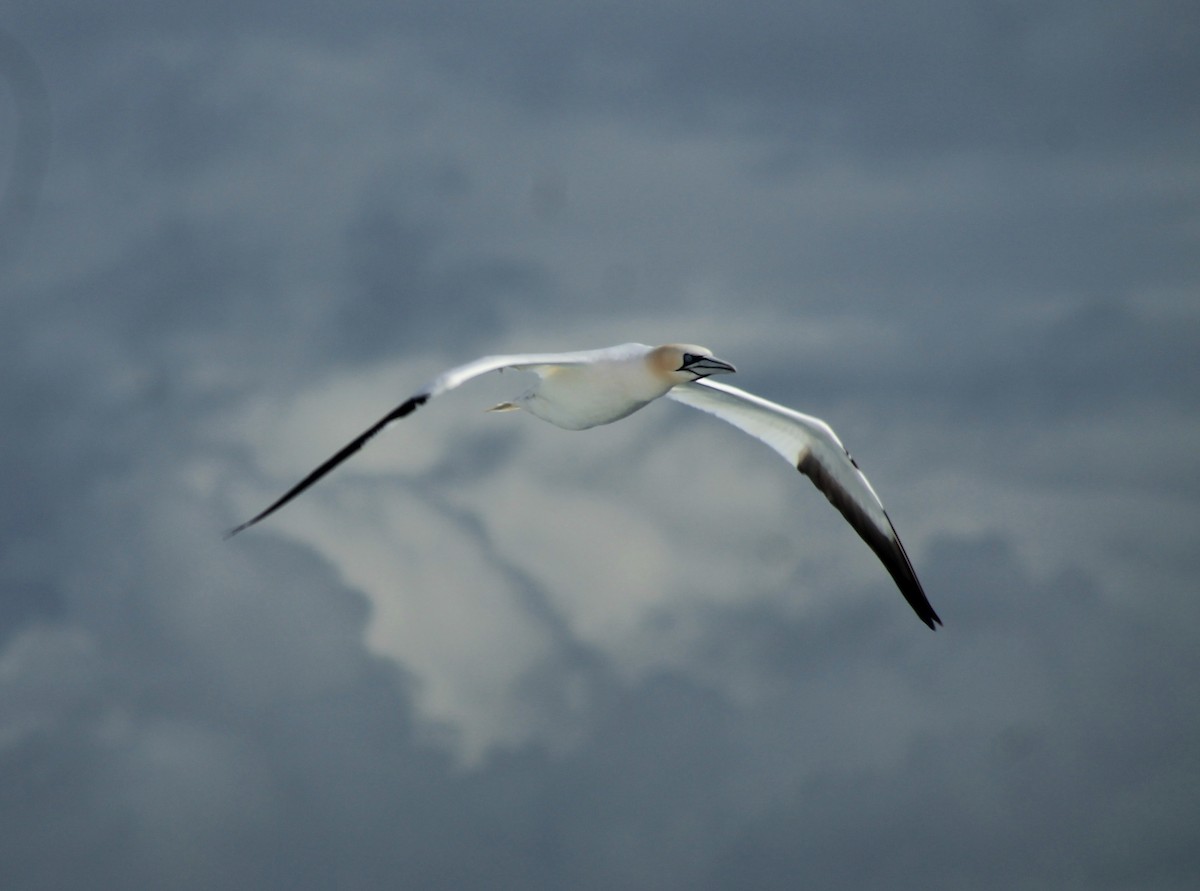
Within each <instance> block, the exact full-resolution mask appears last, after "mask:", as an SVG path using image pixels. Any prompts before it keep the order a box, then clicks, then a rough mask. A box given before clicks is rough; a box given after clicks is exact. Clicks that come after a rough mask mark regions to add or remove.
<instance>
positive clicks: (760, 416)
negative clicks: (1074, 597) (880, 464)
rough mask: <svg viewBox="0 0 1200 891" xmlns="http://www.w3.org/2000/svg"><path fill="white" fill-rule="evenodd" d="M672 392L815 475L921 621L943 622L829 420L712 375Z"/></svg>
mask: <svg viewBox="0 0 1200 891" xmlns="http://www.w3.org/2000/svg"><path fill="white" fill-rule="evenodd" d="M667 396H668V397H669V398H671V399H674V400H675V401H676V402H682V403H683V404H684V405H690V406H692V407H693V408H698V409H700V410H701V411H704V412H708V413H709V414H711V415H716V416H717V417H718V418H720V419H721V420H722V421H726V422H728V423H730V424H732V425H733V426H735V427H737V428H738V429H739V430H743V431H745V432H746V433H749V434H750V435H751V436H753V437H755V438H756V439H760V440H762V441H763V442H765V443H766V444H767V445H769V446H770V447H771V448H773V449H774V450H775V451H777V452H778V453H779V454H780V455H782V456H783V457H784V459H785V460H786V461H787V462H788V463H789V464H791V465H792V466H793V467H795V468H796V469H797V470H799V471H800V472H801V473H803V474H804V475H805V476H807V477H808V478H809V479H811V480H812V481H813V483H814V484H815V485H816V487H817V488H818V489H820V490H821V492H822V493H824V495H825V497H826V498H828V499H829V502H830V503H831V504H832V505H833V506H834V507H836V508H837V509H838V510H839V511H840V512H841V514H842V516H843V517H845V518H846V520H847V521H848V522H849V523H850V525H851V526H853V527H854V530H855V531H856V532H857V533H858V534H859V536H861V537H862V539H863V541H865V542H866V543H867V544H868V545H869V546H870V548H871V550H872V551H874V552H875V555H876V556H877V557H879V559H880V560H881V561H883V565H884V566H885V567H886V568H887V571H888V572H889V573H890V574H891V576H892V578H893V579H894V580H895V582H896V584H897V586H899V588H900V593H901V594H903V595H904V599H905V600H907V601H908V603H909V605H910V606H911V607H912V608H913V610H915V611H916V613H917V616H918V617H919V618H920V619H921V621H922V622H924V623H925V624H926V625H928V626H929V627H930V628H935V627H936V625H940V624H941V622H942V620H941V619H940V618H938V615H937V613H936V612H934V610H933V607H932V606H931V605H930V604H929V600H928V599H927V598H926V597H925V591H924V590H923V589H922V587H921V583H920V581H918V580H917V574H916V573H915V572H914V571H913V567H912V562H911V561H910V560H909V559H908V553H907V552H906V551H905V550H904V545H903V544H901V543H900V537H899V536H898V535H897V534H896V528H895V527H894V526H893V525H892V521H891V519H890V518H889V517H888V515H887V511H885V510H884V509H883V503H882V502H881V501H880V500H879V496H878V495H876V494H875V490H874V489H873V488H871V484H870V483H869V482H868V481H867V478H866V476H864V475H863V472H862V471H861V470H859V469H858V465H857V464H856V463H855V461H854V459H853V458H851V457H850V453H849V452H847V451H846V447H845V446H843V445H842V442H841V440H840V439H838V438H837V434H835V433H834V432H833V430H832V429H831V428H830V426H829V425H828V424H826V423H825V422H824V421H822V420H820V419H819V418H814V417H812V416H811V415H805V414H801V413H800V412H798V411H793V410H792V409H790V408H787V407H785V406H782V405H778V404H776V403H774V402H771V401H769V400H767V399H763V398H762V397H760V396H755V395H753V394H752V393H747V392H746V391H745V390H739V389H738V388H737V387H731V386H729V385H728V384H721V383H717V382H715V381H711V380H699V381H695V382H694V383H689V384H680V385H678V386H676V387H673V388H672V389H671V390H669V391H668V392H667ZM935 623H936V624H935Z"/></svg>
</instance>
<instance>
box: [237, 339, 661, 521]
mask: <svg viewBox="0 0 1200 891" xmlns="http://www.w3.org/2000/svg"><path fill="white" fill-rule="evenodd" d="M648 350H649V347H647V346H644V345H642V344H637V343H626V344H621V345H620V346H615V347H607V348H605V349H600V350H580V351H578V352H571V353H518V354H514V355H511V356H484V357H483V358H481V359H476V360H475V361H473V362H468V363H466V364H465V365H459V366H457V367H455V368H451V369H450V370H449V371H444V372H442V373H441V374H439V375H438V376H437V377H435V378H434V379H433V380H432V381H430V382H429V383H428V384H426V385H425V386H424V387H422V388H421V389H420V390H418V391H417V392H416V393H414V394H413V395H412V396H409V397H408V398H407V399H406V400H404V401H403V402H401V403H400V404H399V405H398V406H396V407H395V408H394V409H392V410H391V411H390V412H388V413H387V414H386V415H384V416H383V417H382V418H380V419H379V420H378V421H376V422H375V423H374V424H372V425H371V426H370V427H368V428H367V429H366V430H364V431H363V432H362V433H360V434H359V435H358V436H356V437H355V438H354V439H352V440H351V441H350V442H348V443H346V445H344V446H343V447H342V448H341V449H340V450H339V451H338V452H337V454H335V455H333V456H332V457H331V458H329V460H327V461H326V462H325V463H324V464H322V465H321V466H320V467H318V468H317V469H316V470H314V471H313V472H312V473H310V474H309V475H308V476H306V477H305V478H304V479H302V480H300V482H298V483H296V485H294V486H293V487H292V488H291V489H289V490H288V491H287V492H285V493H284V494H283V495H282V496H281V497H280V498H279V499H278V500H277V501H276V502H275V503H274V504H272V505H270V506H269V507H268V508H266V509H265V510H264V511H262V512H261V513H260V514H258V515H257V516H255V517H252V518H251V519H249V520H247V521H246V522H245V523H242V524H241V525H240V526H235V527H234V528H233V529H230V530H229V532H227V533H226V534H225V537H226V538H230V537H232V536H234V535H237V534H238V533H239V532H241V531H242V530H243V529H248V528H249V527H251V526H253V525H254V524H255V523H257V522H258V521H259V520H263V519H266V518H267V517H268V516H270V515H271V514H273V513H274V512H275V511H277V510H279V508H281V507H283V506H284V505H285V504H287V503H288V502H289V501H291V500H292V499H293V498H295V497H296V496H297V495H299V494H300V493H301V492H303V491H304V490H305V489H307V488H308V487H309V486H311V485H313V483H315V482H317V481H318V480H319V479H321V477H323V476H325V474H327V473H329V472H330V471H331V470H333V469H334V468H335V467H337V466H338V465H339V464H341V463H342V462H343V461H345V460H346V459H347V458H349V457H350V456H351V455H353V454H354V453H355V452H357V451H358V450H359V449H361V448H362V447H363V446H364V445H366V444H367V441H368V440H369V439H371V438H372V437H374V436H375V435H376V434H377V433H379V432H380V431H381V430H383V428H384V427H387V426H389V425H390V424H392V423H394V422H395V421H398V420H400V419H401V418H403V417H405V416H407V415H410V414H412V413H413V412H414V411H416V410H417V409H418V408H420V407H421V406H422V405H424V404H425V403H426V402H428V401H429V400H430V399H432V398H433V397H434V396H440V395H441V394H442V393H445V392H447V391H449V390H453V389H455V388H456V387H460V386H462V385H463V384H465V383H466V382H467V381H469V380H472V379H473V378H477V377H479V376H480V375H484V374H487V373H488V372H489V371H499V370H500V369H501V368H521V369H527V370H530V371H534V372H537V373H538V374H542V373H544V372H545V370H546V368H547V367H551V366H555V365H590V364H592V363H594V362H601V361H604V360H612V359H625V358H629V357H631V356H634V355H638V354H640V353H643V352H646V351H648Z"/></svg>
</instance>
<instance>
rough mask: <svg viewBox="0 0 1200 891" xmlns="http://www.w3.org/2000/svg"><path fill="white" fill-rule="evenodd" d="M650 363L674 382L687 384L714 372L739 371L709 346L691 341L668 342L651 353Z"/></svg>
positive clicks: (729, 372)
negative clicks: (714, 352)
mask: <svg viewBox="0 0 1200 891" xmlns="http://www.w3.org/2000/svg"><path fill="white" fill-rule="evenodd" d="M650 365H651V367H652V368H654V370H655V371H657V372H658V373H659V374H661V375H663V376H664V377H667V378H670V380H671V381H672V382H673V383H676V384H686V383H688V382H690V381H694V380H699V379H700V378H702V377H708V376H709V375H713V374H732V373H733V372H735V371H737V369H736V368H734V367H733V366H732V365H730V364H729V363H728V362H725V361H724V360H722V359H718V358H717V357H716V356H714V355H713V354H712V350H710V349H708V348H707V347H702V346H696V345H695V344H691V343H668V344H666V345H665V346H660V347H656V348H655V349H654V350H653V351H652V352H651V353H650Z"/></svg>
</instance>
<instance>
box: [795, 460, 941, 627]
mask: <svg viewBox="0 0 1200 891" xmlns="http://www.w3.org/2000/svg"><path fill="white" fill-rule="evenodd" d="M796 469H797V470H799V471H800V472H801V473H802V474H804V475H805V476H807V477H808V478H809V479H810V480H812V481H813V484H814V485H816V487H817V488H818V489H820V490H821V492H822V493H824V495H825V497H826V498H828V499H829V503H830V504H832V505H833V506H834V507H836V508H837V509H838V511H839V512H840V513H841V515H842V516H843V517H845V518H846V521H847V522H848V523H849V524H850V525H851V526H853V527H854V531H855V532H857V533H858V535H859V537H860V538H861V539H862V540H863V541H865V542H866V543H867V545H868V546H869V547H870V548H871V550H872V551H874V552H875V556H877V557H878V558H879V559H880V561H881V562H882V563H883V565H884V567H885V568H886V569H887V571H888V573H890V574H891V576H892V579H893V580H894V581H895V582H896V586H897V587H898V588H899V589H900V593H901V594H903V595H904V599H905V600H907V601H908V605H909V606H911V607H912V608H913V611H914V612H915V613H916V614H917V617H918V618H919V619H920V620H921V621H922V622H924V623H925V624H926V625H928V626H929V627H930V628H931V629H933V630H934V631H937V626H938V625H940V624H942V620H941V619H940V618H939V617H938V614H937V613H936V612H934V609H933V606H932V604H930V602H929V599H928V598H927V597H926V596H925V589H924V588H922V587H921V582H920V581H919V580H918V579H917V573H916V571H915V570H914V569H913V565H912V561H910V560H909V559H908V552H907V551H905V550H904V545H903V544H902V543H901V542H900V536H898V535H897V534H896V528H895V527H894V526H892V519H891V517H888V526H889V527H890V528H891V533H892V534H891V535H890V536H889V535H886V534H885V533H884V532H882V531H881V530H880V529H879V527H878V526H876V525H875V524H874V523H873V522H872V521H871V518H870V517H868V516H867V515H866V514H865V513H864V512H863V510H862V508H861V507H859V506H858V505H857V504H856V503H855V502H854V499H852V498H850V497H849V496H848V495H847V493H846V492H845V490H844V489H842V487H841V486H840V485H838V482H837V480H836V479H834V478H833V476H832V474H830V473H829V472H828V471H827V470H826V469H825V467H824V465H822V464H821V462H820V461H819V460H817V458H816V457H815V456H814V455H813V454H812V452H809V453H808V454H806V455H805V456H804V457H803V458H801V459H800V463H799V464H797V465H796ZM884 516H885V517H887V511H884Z"/></svg>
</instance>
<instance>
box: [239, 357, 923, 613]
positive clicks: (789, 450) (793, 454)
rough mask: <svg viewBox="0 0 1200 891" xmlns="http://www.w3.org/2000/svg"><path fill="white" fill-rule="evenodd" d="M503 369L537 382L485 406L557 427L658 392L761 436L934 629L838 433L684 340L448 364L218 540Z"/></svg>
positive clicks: (903, 557) (582, 423) (601, 416)
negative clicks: (441, 399)
mask: <svg viewBox="0 0 1200 891" xmlns="http://www.w3.org/2000/svg"><path fill="white" fill-rule="evenodd" d="M507 368H515V369H522V370H525V371H532V372H534V373H535V374H536V375H537V377H538V380H537V382H536V383H535V384H534V385H533V386H532V387H530V388H529V389H528V390H526V391H525V392H524V393H522V394H521V395H520V396H517V397H516V398H515V399H513V401H511V402H502V403H500V404H499V405H496V406H493V407H492V408H490V409H488V411H516V410H518V409H524V410H525V411H527V412H529V413H530V414H532V415H534V416H535V417H538V418H541V419H542V420H543V421H548V422H550V423H551V424H554V425H555V426H556V427H562V428H563V429H565V430H587V429H588V428H589V427H596V426H599V425H600V424H611V423H612V422H613V421H619V420H621V418H624V417H628V416H629V415H631V414H633V413H634V412H635V411H637V410H638V409H640V408H643V407H644V406H646V405H648V404H650V403H651V402H653V401H654V400H655V399H658V398H659V397H661V396H666V397H667V398H668V399H673V400H675V401H676V402H682V403H683V404H684V405H690V406H692V407H693V408H698V409H700V410H701V411H704V412H708V413H709V414H711V415H715V416H716V417H718V418H720V419H721V420H722V421H726V422H727V423H730V424H732V425H733V426H735V427H737V428H738V429H740V430H743V431H744V432H746V433H749V434H750V435H751V436H753V437H755V438H756V439H759V440H761V441H762V442H764V443H766V444H767V445H768V446H770V447H771V448H772V449H774V450H775V451H776V452H778V453H779V454H780V455H782V456H783V457H784V459H785V460H786V461H787V462H788V463H789V464H791V465H792V466H793V467H795V468H796V469H797V470H799V471H800V472H801V473H802V474H804V475H805V476H807V477H808V478H809V479H810V480H812V481H813V483H814V484H815V485H816V487H817V488H818V489H820V490H821V492H822V493H823V494H824V495H825V497H826V498H828V499H829V501H830V503H831V504H832V505H833V506H834V507H836V508H837V509H838V510H839V511H840V512H841V514H842V516H843V517H845V518H846V520H847V521H848V522H849V523H850V525H851V526H852V527H854V530H855V531H856V532H857V533H858V534H859V536H861V537H862V539H863V541H865V542H866V543H867V545H868V546H869V547H870V548H871V550H872V551H874V552H875V555H876V556H877V557H878V558H879V559H880V560H881V561H882V562H883V565H884V567H885V568H886V569H887V571H888V572H889V573H890V574H891V576H892V579H893V580H895V582H896V585H897V586H898V587H899V588H900V593H901V594H903V595H904V599H905V600H907V601H908V603H909V606H911V607H912V608H913V610H914V611H915V612H916V614H917V616H918V617H919V618H920V619H921V621H922V622H924V623H925V624H926V625H928V626H929V627H930V628H933V629H934V630H936V626H937V625H940V624H941V623H942V620H941V619H940V618H938V614H937V613H936V612H934V610H933V607H932V606H930V604H929V600H928V599H927V598H926V597H925V591H924V589H922V587H921V583H920V581H918V580H917V575H916V572H914V571H913V567H912V562H911V561H910V560H909V559H908V553H907V552H906V551H905V550H904V545H903V544H901V543H900V537H899V536H898V535H897V534H896V529H895V527H894V526H893V525H892V521H891V519H890V518H889V517H888V515H887V511H885V510H884V508H883V503H882V502H881V501H880V500H879V496H878V495H876V494H875V490H874V489H873V488H871V484H870V483H869V482H868V481H867V478H866V476H864V475H863V472H862V471H861V470H859V468H858V464H857V463H855V461H854V459H853V458H852V457H850V453H849V452H847V451H846V448H845V446H843V445H842V442H841V440H839V439H838V438H837V434H835V433H834V432H833V430H832V429H831V428H830V427H829V425H828V424H826V423H825V422H824V421H822V420H820V419H818V418H814V417H811V416H810V415H805V414H801V413H800V412H798V411H793V410H792V409H790V408H787V407H785V406H782V405H778V404H776V403H774V402H770V401H768V400H766V399H763V398H762V397H760V396H755V395H753V394H752V393H747V392H746V391H745V390H739V389H738V388H737V387H731V386H729V385H728V384H723V383H719V382H717V381H713V380H709V378H710V377H711V376H712V375H717V374H731V373H732V372H734V371H735V370H736V369H735V368H734V367H733V366H732V365H730V364H729V363H728V362H726V361H724V360H722V359H718V358H717V357H716V356H714V355H713V354H712V351H710V350H708V349H706V348H705V347H700V346H694V345H692V344H666V345H664V346H657V347H651V346H646V345H645V344H641V343H626V344H621V345H620V346H614V347H607V348H605V349H599V350H583V351H580V352H570V353H530V354H524V355H510V356H484V357H483V358H481V359H476V360H475V361H474V362H468V363H467V364H465V365H459V366H458V367H457V368H451V369H450V370H449V371H446V372H444V373H443V374H441V375H439V376H438V377H436V378H434V379H433V380H432V381H431V382H430V383H429V384H427V385H426V386H424V387H422V388H421V389H420V390H418V391H417V392H416V393H414V394H413V395H412V396H410V397H409V398H408V399H406V400H405V401H404V402H402V403H400V405H398V406H396V408H394V409H392V410H391V411H390V412H388V413H387V414H386V415H384V416H383V417H382V418H380V419H379V420H378V421H376V422H375V423H374V424H373V425H372V426H371V427H369V428H368V429H367V430H365V431H363V432H362V433H361V434H359V435H358V436H357V437H355V438H354V439H353V440H351V441H350V442H349V443H347V444H346V445H345V446H343V447H342V449H341V450H340V451H338V452H337V453H336V454H335V455H333V456H332V457H331V458H329V460H327V461H326V462H325V463H324V464H322V465H320V466H319V467H318V468H316V470H314V471H313V472H312V473H310V474H309V475H308V476H306V477H305V478H304V479H302V480H300V482H298V483H296V485H295V486H293V487H292V488H291V489H289V490H288V491H287V492H285V493H284V494H283V495H282V496H281V497H280V498H279V499H278V500H277V501H275V502H274V503H273V504H271V505H270V506H269V507H267V508H266V509H265V510H263V511H262V512H261V513H259V514H258V515H257V516H255V517H252V518H251V519H249V520H247V521H246V522H245V523H242V524H241V525H240V526H237V527H235V528H234V529H231V530H230V531H229V532H228V533H227V534H226V538H229V537H231V536H234V535H236V534H237V533H239V532H241V531H242V530H243V529H247V528H249V527H250V526H253V525H254V524H255V523H257V522H259V521H260V520H263V519H266V518H267V517H268V516H270V515H271V514H273V513H274V512H275V511H277V510H279V508H281V507H283V506H284V505H285V504H287V503H288V502H289V501H291V500H292V499H293V498H295V497H296V496H297V495H299V494H300V493H301V492H303V491H304V490H305V489H307V488H308V487H309V486H311V485H313V484H314V483H315V482H317V481H318V480H319V479H321V477H323V476H325V475H326V474H327V473H329V472H330V471H331V470H333V469H334V468H335V467H337V466H338V465H339V464H341V463H342V462H343V461H345V460H346V459H347V458H349V457H350V456H351V455H353V454H354V453H355V452H357V451H358V450H359V449H361V448H362V447H363V446H364V445H365V444H366V443H367V441H368V440H370V439H371V438H372V437H374V436H375V435H376V434H377V433H379V432H380V431H381V430H383V429H384V428H385V427H387V426H389V425H390V424H393V423H394V422H396V421H398V420H400V419H401V418H404V417H407V416H408V415H410V414H412V413H413V412H414V411H416V410H417V409H418V408H420V407H421V406H422V405H424V404H425V403H426V402H428V401H429V400H430V399H432V398H433V397H434V396H439V395H441V394H442V393H445V392H447V391H448V390H453V389H454V388H455V387H459V386H461V385H462V384H465V383H466V382H467V381H469V380H471V379H473V378H476V377H479V376H480V375H484V374H487V373H488V372H491V371H500V370H503V369H507Z"/></svg>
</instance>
